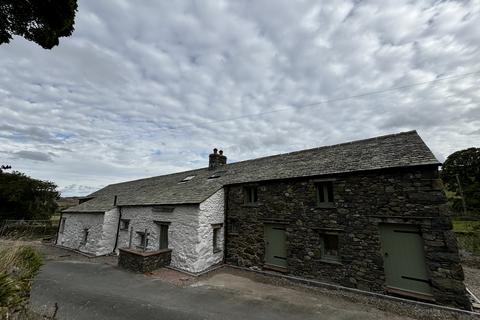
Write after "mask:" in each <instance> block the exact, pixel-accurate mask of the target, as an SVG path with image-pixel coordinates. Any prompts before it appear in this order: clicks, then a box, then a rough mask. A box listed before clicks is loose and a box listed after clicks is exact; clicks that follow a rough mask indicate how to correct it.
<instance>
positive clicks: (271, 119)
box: [0, 0, 480, 195]
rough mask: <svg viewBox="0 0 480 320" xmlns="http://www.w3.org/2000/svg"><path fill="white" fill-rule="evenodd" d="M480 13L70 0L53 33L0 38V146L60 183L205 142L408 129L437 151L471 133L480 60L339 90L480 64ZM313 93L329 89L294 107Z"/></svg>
mask: <svg viewBox="0 0 480 320" xmlns="http://www.w3.org/2000/svg"><path fill="white" fill-rule="evenodd" d="M479 24H480V6H478V3H476V2H475V1H470V2H469V1H465V2H453V1H450V2H439V1H416V2H411V1H383V2H378V1H361V2H359V1H343V0H340V1H336V2H335V3H334V4H330V3H319V2H318V1H313V0H304V1H300V2H295V3H293V2H292V1H287V0H283V1H282V0H276V1H254V2H231V1H201V2H200V1H175V2H174V3H170V2H169V3H166V2H158V1H157V2H142V3H131V2H128V1H118V3H117V2H116V3H115V5H113V4H111V3H108V2H98V1H86V0H80V1H79V11H78V15H77V19H76V25H75V32H74V34H73V35H72V36H71V37H69V38H66V39H62V40H61V43H60V46H58V47H56V48H54V49H53V50H43V49H41V48H40V47H38V46H37V45H35V44H33V43H31V42H28V41H26V40H24V39H22V38H18V37H17V38H15V39H14V41H12V42H11V43H10V44H8V45H2V46H0V114H1V117H0V151H2V152H4V153H7V154H9V155H14V154H15V159H14V161H13V163H11V164H12V166H14V168H15V169H16V170H23V171H25V172H27V173H28V174H31V175H33V176H35V177H38V178H42V179H48V180H53V181H55V182H56V183H57V184H58V185H59V186H60V188H61V190H65V192H67V193H69V194H70V195H77V194H75V193H76V192H78V193H79V194H85V193H87V192H90V190H93V189H95V188H98V187H100V186H103V185H107V184H109V183H114V182H120V181H124V180H128V179H134V178H141V177H145V176H151V175H158V174H164V173H169V172H173V171H179V170H186V169H191V168H197V167H203V166H206V165H207V161H208V157H207V155H208V153H209V152H210V151H211V149H212V148H213V147H219V148H222V149H223V150H224V151H225V154H226V155H227V157H228V159H229V161H238V160H244V159H249V158H254V157H258V156H265V155H270V154H275V153H280V152H288V151H293V150H299V149H303V148H310V147H315V146H321V145H325V144H334V143H339V142H345V141H349V140H354V139H361V138H368V137H372V136H375V135H381V134H387V133H392V132H398V131H404V130H411V129H417V130H418V131H419V133H420V134H421V136H422V137H423V138H424V139H425V141H426V142H427V144H428V145H429V146H430V147H431V148H432V150H433V151H434V153H435V154H436V155H437V156H438V157H439V158H445V157H446V156H448V155H449V154H450V153H452V152H454V151H456V150H459V149H462V148H465V147H470V146H472V145H475V144H477V145H478V141H477V140H478V134H473V133H475V132H477V130H478V128H479V127H480V103H479V102H480V94H479V91H478V90H476V88H478V86H479V84H480V80H479V79H480V74H472V75H470V76H465V77H463V78H456V79H454V80H442V81H438V82H435V83H430V84H425V85H419V86H413V87H408V88H404V89H401V90H396V91H388V92H385V93H382V94H375V95H365V96H362V97H358V98H355V99H345V100H338V101H336V100H337V99H341V98H345V97H349V96H356V95H359V94H363V93H366V92H377V91H382V90H385V89H388V88H392V87H402V86H405V85H408V84H412V83H420V82H425V81H432V80H435V79H439V78H442V77H448V76H452V75H458V74H463V73H468V72H472V71H480V58H479V56H478V51H479V49H480V43H479V41H478V39H479V38H480V31H479V30H480V29H479V28H478V27H477V26H478V25H479ZM319 101H336V102H328V103H320V104H317V105H315V106H310V107H304V106H305V105H309V104H312V103H316V102H319ZM277 109H281V110H283V111H281V112H271V111H272V110H277ZM251 114H253V115H254V116H245V115H251ZM228 119H232V120H228ZM25 150H31V151H32V150H34V151H32V152H41V153H42V154H43V159H49V160H47V161H45V160H44V161H39V162H36V163H35V165H32V162H31V160H32V159H31V158H32V157H36V158H37V159H36V160H38V156H39V155H34V156H32V155H31V154H30V155H28V156H29V157H30V158H29V157H28V156H25V154H23V156H21V155H22V154H20V155H18V153H19V152H24V151H25ZM50 153H53V154H55V158H54V160H55V161H52V160H53V158H52V156H51V154H50ZM40 158H42V156H41V155H40ZM72 185H78V186H85V188H76V187H71V188H70V187H69V188H67V186H72ZM88 188H90V189H88Z"/></svg>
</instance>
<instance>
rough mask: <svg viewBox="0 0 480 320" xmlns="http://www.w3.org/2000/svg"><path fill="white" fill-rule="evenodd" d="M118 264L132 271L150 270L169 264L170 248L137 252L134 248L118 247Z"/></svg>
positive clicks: (143, 271)
mask: <svg viewBox="0 0 480 320" xmlns="http://www.w3.org/2000/svg"><path fill="white" fill-rule="evenodd" d="M119 251H120V256H119V258H118V265H119V266H120V267H122V268H125V269H127V270H130V271H134V272H141V273H145V272H151V271H153V270H156V269H159V268H162V267H165V266H168V265H170V261H171V258H172V250H171V249H162V250H158V251H150V252H139V251H136V250H129V249H120V250H119Z"/></svg>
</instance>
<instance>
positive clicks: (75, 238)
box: [57, 213, 104, 255]
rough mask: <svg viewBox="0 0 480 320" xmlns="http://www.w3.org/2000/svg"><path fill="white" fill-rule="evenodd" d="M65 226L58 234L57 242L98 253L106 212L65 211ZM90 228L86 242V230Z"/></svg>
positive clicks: (63, 215)
mask: <svg viewBox="0 0 480 320" xmlns="http://www.w3.org/2000/svg"><path fill="white" fill-rule="evenodd" d="M62 218H65V227H64V229H63V232H62V233H59V234H58V238H57V244H58V245H60V246H64V247H68V248H71V249H75V250H79V251H82V252H86V253H90V254H94V255H98V254H99V252H100V251H102V250H101V248H100V242H101V240H102V234H103V218H104V213H63V214H62ZM85 229H88V237H87V242H86V243H84V242H83V239H84V230H85Z"/></svg>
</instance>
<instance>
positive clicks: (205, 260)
mask: <svg viewBox="0 0 480 320" xmlns="http://www.w3.org/2000/svg"><path fill="white" fill-rule="evenodd" d="M224 202H225V198H224V192H223V189H220V190H219V191H217V192H216V193H215V194H213V195H212V196H210V197H209V198H208V199H207V200H205V201H203V202H202V203H201V204H200V216H199V227H198V238H199V241H198V245H197V252H198V259H197V262H196V264H195V272H200V271H203V270H205V269H207V268H209V267H211V266H212V265H215V264H218V263H220V262H222V260H223V253H224V248H223V242H224V236H223V235H224V227H223V226H222V228H221V229H220V232H219V235H218V247H219V248H221V251H219V252H215V253H214V252H213V227H212V224H220V223H221V224H223V223H224Z"/></svg>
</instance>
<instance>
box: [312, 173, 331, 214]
mask: <svg viewBox="0 0 480 320" xmlns="http://www.w3.org/2000/svg"><path fill="white" fill-rule="evenodd" d="M334 181H335V180H319V181H315V194H316V201H317V207H320V208H333V207H335V192H334V187H333V182H334ZM322 198H323V201H322Z"/></svg>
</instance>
